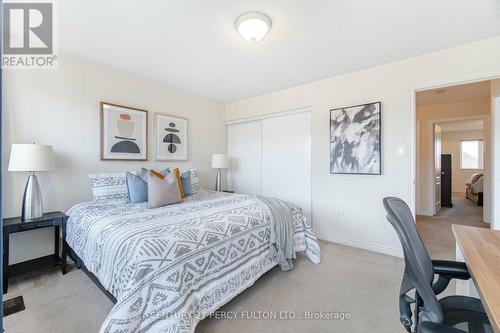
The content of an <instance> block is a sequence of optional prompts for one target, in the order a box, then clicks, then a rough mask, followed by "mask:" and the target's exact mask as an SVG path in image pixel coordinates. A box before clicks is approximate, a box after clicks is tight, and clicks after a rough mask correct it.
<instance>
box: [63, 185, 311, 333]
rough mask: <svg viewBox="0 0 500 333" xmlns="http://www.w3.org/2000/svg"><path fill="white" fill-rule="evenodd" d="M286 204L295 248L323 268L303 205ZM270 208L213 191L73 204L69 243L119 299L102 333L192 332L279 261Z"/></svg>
mask: <svg viewBox="0 0 500 333" xmlns="http://www.w3.org/2000/svg"><path fill="white" fill-rule="evenodd" d="M281 204H282V205H283V206H284V207H285V208H287V212H285V214H290V216H291V218H292V220H293V246H294V247H295V251H304V252H305V254H306V255H307V257H308V258H309V259H310V260H311V261H312V262H313V263H319V261H320V250H319V246H318V243H317V240H316V237H315V236H314V233H313V231H312V228H311V225H310V224H309V222H308V221H307V219H306V218H305V217H304V216H303V214H302V212H301V210H300V208H299V207H297V206H295V205H293V204H290V203H286V202H283V201H281ZM273 209H274V208H273V207H270V206H269V205H268V206H266V205H264V204H263V203H262V201H261V200H259V198H258V197H252V196H247V195H242V194H229V193H222V192H214V191H201V192H199V193H197V194H194V195H192V196H190V197H188V198H186V199H185V200H184V202H182V203H180V204H175V205H170V206H164V207H160V208H155V209H150V208H148V207H147V203H141V204H134V203H130V202H127V201H124V200H110V201H102V202H101V201H93V202H85V203H79V204H77V205H75V206H73V207H72V208H71V209H70V210H69V211H68V213H67V214H68V216H69V218H68V221H67V227H66V243H65V246H66V247H67V249H68V250H69V253H70V256H72V257H73V259H74V260H75V261H76V262H77V265H79V266H80V267H81V268H82V269H84V270H85V271H86V272H87V273H88V275H89V276H90V277H91V278H92V279H93V280H94V282H96V284H97V285H98V286H99V287H100V288H101V289H103V291H105V293H106V295H108V297H110V299H111V300H113V302H115V306H114V307H113V309H112V310H111V312H110V313H109V315H108V316H107V318H106V319H105V321H104V323H103V325H102V327H101V331H100V332H101V333H105V332H106V333H118V332H120V333H125V332H155V333H156V332H193V331H194V329H195V327H196V324H197V323H198V322H199V321H200V320H201V319H203V318H205V317H206V316H208V315H210V314H211V313H213V312H214V311H216V310H217V309H218V308H219V307H221V306H222V305H224V304H225V303H227V302H228V301H229V300H231V299H232V298H234V297H235V296H236V295H238V294H239V293H241V292H242V291H243V290H245V289H246V288H248V287H250V286H251V285H252V284H253V283H254V282H255V281H256V280H257V279H258V278H259V277H260V276H261V275H262V274H264V273H265V272H267V271H268V270H270V269H271V268H273V267H274V266H276V265H277V264H280V265H281V262H280V260H282V259H280V258H278V256H277V255H276V253H275V252H273V251H271V250H270V249H271V248H272V246H270V245H271V239H272V237H273V231H272V230H271V229H272V215H273V213H275V212H273V211H272V210H273ZM278 213H279V212H278ZM281 213H282V214H283V212H281ZM282 267H283V266H282Z"/></svg>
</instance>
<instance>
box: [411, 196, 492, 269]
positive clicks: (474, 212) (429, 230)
mask: <svg viewBox="0 0 500 333" xmlns="http://www.w3.org/2000/svg"><path fill="white" fill-rule="evenodd" d="M482 220H483V209H482V207H478V206H476V205H475V204H474V203H473V202H472V201H470V200H468V199H466V198H465V197H464V195H463V194H460V193H454V194H453V208H448V207H443V208H442V209H441V211H440V212H439V213H438V214H437V215H436V216H417V230H418V233H419V234H420V236H421V237H422V240H423V241H424V243H425V246H426V247H427V250H428V251H429V253H430V255H431V257H432V258H433V259H446V260H455V253H456V252H455V246H456V242H455V237H454V236H453V231H452V230H451V226H452V225H453V224H464V225H470V226H473V227H479V228H489V227H490V225H489V224H486V223H484V222H482Z"/></svg>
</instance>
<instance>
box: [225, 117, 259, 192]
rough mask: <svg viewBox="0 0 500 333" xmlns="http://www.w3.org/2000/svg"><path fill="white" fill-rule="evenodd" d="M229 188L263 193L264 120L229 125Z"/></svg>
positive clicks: (236, 190)
mask: <svg viewBox="0 0 500 333" xmlns="http://www.w3.org/2000/svg"><path fill="white" fill-rule="evenodd" d="M227 155H228V158H229V169H228V177H227V181H228V188H229V189H230V190H233V191H235V192H237V193H243V194H250V195H255V194H261V192H262V188H261V181H262V179H261V172H262V171H261V170H262V168H261V165H262V122H261V121H260V120H259V121H252V122H247V123H241V124H233V125H228V126H227Z"/></svg>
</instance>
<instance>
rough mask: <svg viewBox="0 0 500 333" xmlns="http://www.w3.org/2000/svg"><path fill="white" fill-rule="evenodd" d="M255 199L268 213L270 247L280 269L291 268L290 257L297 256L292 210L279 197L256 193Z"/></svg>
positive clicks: (286, 269)
mask: <svg viewBox="0 0 500 333" xmlns="http://www.w3.org/2000/svg"><path fill="white" fill-rule="evenodd" d="M257 201H258V202H259V203H261V205H262V206H263V207H264V208H265V210H266V211H267V212H268V213H269V217H270V222H271V244H270V249H271V251H272V252H273V254H274V255H275V256H276V258H277V259H278V263H279V265H280V268H281V270H283V271H288V270H290V269H292V268H293V262H292V259H295V258H296V257H297V256H296V253H295V246H294V242H293V216H292V210H291V209H290V207H289V206H288V205H287V203H286V202H284V201H283V200H280V199H276V198H271V197H264V196H261V195H258V196H257Z"/></svg>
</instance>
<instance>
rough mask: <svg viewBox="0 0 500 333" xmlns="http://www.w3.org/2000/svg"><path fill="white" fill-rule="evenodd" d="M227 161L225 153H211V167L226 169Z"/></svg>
mask: <svg viewBox="0 0 500 333" xmlns="http://www.w3.org/2000/svg"><path fill="white" fill-rule="evenodd" d="M228 167H229V161H228V159H227V156H226V154H213V155H212V168H214V169H227V168H228Z"/></svg>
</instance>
